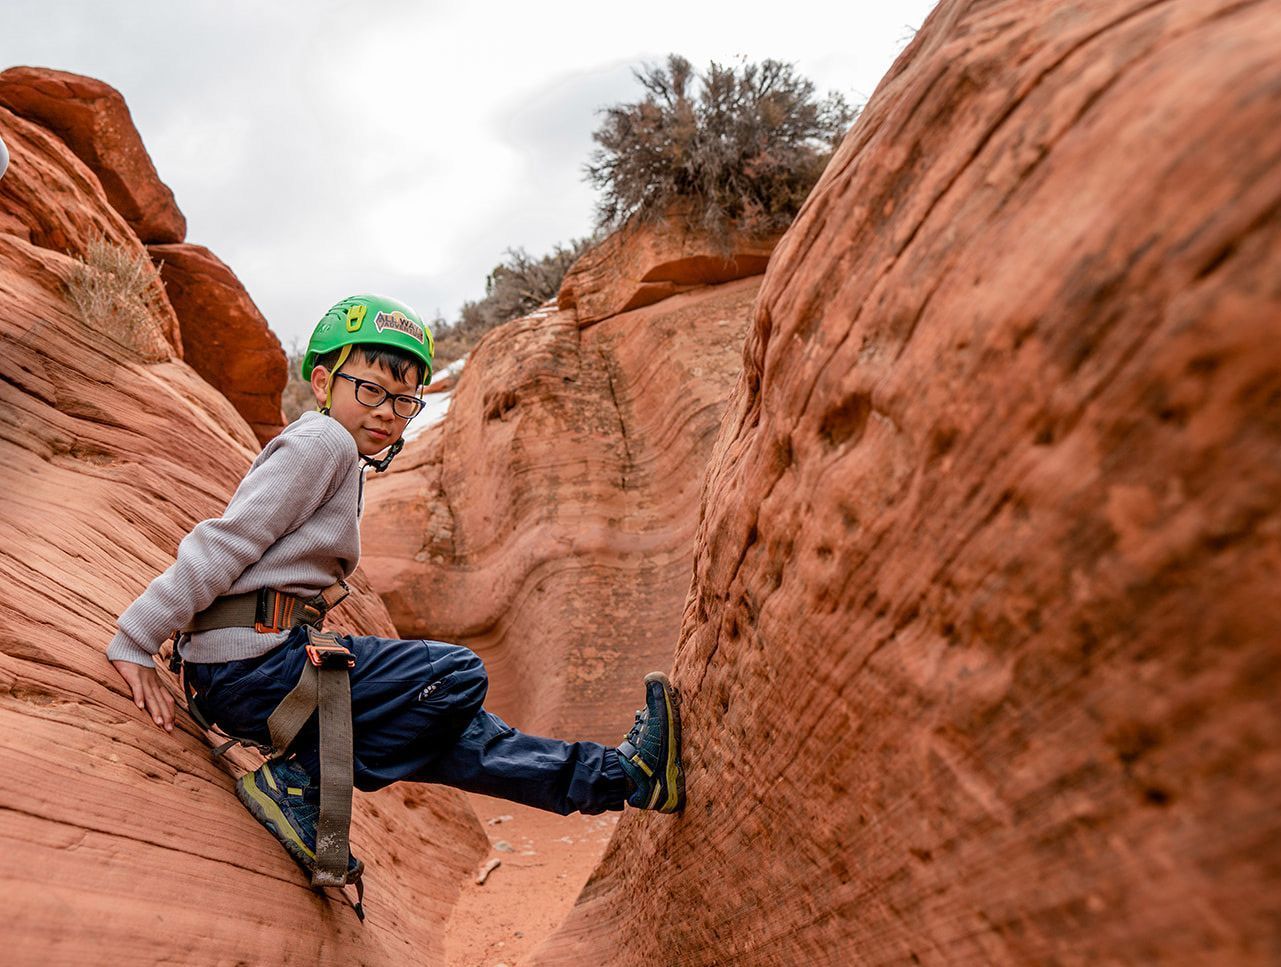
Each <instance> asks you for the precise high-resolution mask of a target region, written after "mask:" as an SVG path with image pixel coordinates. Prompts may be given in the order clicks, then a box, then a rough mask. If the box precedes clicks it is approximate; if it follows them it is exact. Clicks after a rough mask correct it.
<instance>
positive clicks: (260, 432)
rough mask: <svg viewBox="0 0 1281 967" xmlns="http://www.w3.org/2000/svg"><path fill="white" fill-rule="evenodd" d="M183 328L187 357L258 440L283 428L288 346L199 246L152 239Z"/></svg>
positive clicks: (231, 276)
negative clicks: (281, 344) (225, 398)
mask: <svg viewBox="0 0 1281 967" xmlns="http://www.w3.org/2000/svg"><path fill="white" fill-rule="evenodd" d="M148 248H149V249H150V252H151V256H152V258H154V259H155V260H156V262H157V263H158V264H159V266H160V275H161V277H162V278H163V279H164V282H165V291H166V292H167V293H168V294H169V301H170V302H171V303H172V304H173V308H174V312H176V313H177V315H178V321H179V323H180V325H181V330H182V343H183V352H184V358H185V359H186V361H187V363H188V364H189V365H190V366H192V367H193V368H194V369H195V370H196V372H198V373H199V374H200V375H201V376H203V377H204V378H205V379H206V380H208V381H209V382H210V383H211V384H212V385H213V386H214V387H215V388H216V389H218V390H219V391H221V392H222V394H223V395H224V396H225V397H227V399H229V400H230V401H231V404H232V406H234V407H235V408H236V409H237V410H238V411H239V412H240V415H241V416H243V417H244V418H245V420H246V421H247V422H248V423H249V425H250V426H251V427H253V431H254V434H255V435H256V436H257V437H258V442H259V443H262V444H266V443H267V441H268V440H270V439H272V438H273V437H274V436H276V434H277V433H279V432H280V431H281V430H282V429H283V428H284V426H283V423H282V420H281V415H280V397H281V393H283V392H284V389H285V384H286V383H288V382H289V369H288V362H287V361H286V359H285V351H284V349H282V348H281V346H280V340H279V339H277V338H276V334H275V333H273V332H272V331H271V330H270V329H269V328H268V327H267V320H266V319H264V318H263V315H262V313H261V312H259V311H258V307H257V306H256V305H254V301H253V299H251V298H250V297H249V293H248V292H246V291H245V288H244V286H243V285H241V284H240V280H239V279H238V278H236V275H235V273H234V272H232V271H231V269H229V268H228V267H227V266H226V265H225V264H223V262H222V261H221V260H220V259H219V258H218V257H217V256H216V255H214V254H213V253H212V252H210V251H209V249H207V248H205V247H204V246H203V245H187V244H183V245H151V246H148Z"/></svg>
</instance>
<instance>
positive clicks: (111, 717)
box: [0, 109, 486, 964]
mask: <svg viewBox="0 0 1281 967" xmlns="http://www.w3.org/2000/svg"><path fill="white" fill-rule="evenodd" d="M0 137H2V138H3V140H4V141H5V142H6V143H7V144H8V146H9V148H10V149H11V151H12V154H13V163H12V165H11V167H10V168H9V170H8V172H7V173H6V174H5V177H4V179H3V180H2V181H0V301H2V302H3V304H4V306H5V312H4V313H2V314H0V414H2V415H0V493H3V495H4V500H3V501H0V530H2V531H3V533H4V535H5V541H4V545H3V547H2V548H0V581H2V582H3V586H4V589H5V594H4V599H3V604H2V605H0V776H2V777H3V781H0V896H3V898H4V903H5V909H6V915H5V916H6V921H5V922H6V927H5V930H4V943H5V947H4V959H5V961H6V962H7V963H22V964H35V963H52V962H58V963H67V962H85V963H96V962H98V961H100V960H102V959H103V951H107V950H109V951H111V952H112V953H111V956H112V957H115V958H117V959H123V960H127V961H129V962H136V963H160V962H166V963H168V962H173V961H174V959H175V958H177V959H184V958H186V959H195V960H199V961H201V962H211V963H212V962H228V963H232V962H257V961H265V960H274V961H280V960H284V961H302V962H309V963H316V962H321V961H322V960H328V959H334V960H337V959H343V960H346V961H350V962H360V963H404V962H405V961H406V960H409V959H413V958H423V957H425V958H427V959H428V960H431V959H439V958H440V956H441V954H442V942H441V936H442V933H443V924H444V921H445V918H446V916H447V913H448V910H449V908H450V906H451V905H452V903H453V900H454V897H455V896H456V895H457V889H458V888H457V883H458V881H459V878H460V877H461V876H462V875H463V874H464V873H465V872H466V871H468V870H470V869H471V868H472V867H473V865H474V863H475V861H476V859H477V858H478V857H479V856H481V855H483V853H484V851H485V848H486V840H485V837H484V835H483V833H482V832H481V830H480V827H479V824H478V822H477V821H476V818H475V815H474V813H473V812H472V811H471V809H470V808H469V807H468V806H467V805H466V804H465V802H464V800H463V799H462V797H461V796H460V795H458V794H457V793H455V792H453V791H452V790H444V789H429V788H425V787H416V788H414V787H410V788H408V789H406V790H404V791H401V790H397V789H389V790H384V791H382V792H379V793H377V794H375V795H371V796H365V795H360V796H357V799H356V803H355V817H356V818H355V821H354V825H353V834H352V835H353V842H354V843H355V844H356V847H357V849H358V850H359V851H360V853H361V855H362V857H363V858H364V860H365V861H366V863H367V864H368V865H369V868H370V873H369V877H368V879H369V883H370V887H371V890H372V893H371V896H370V919H369V922H368V923H367V924H366V926H365V927H364V928H363V929H362V928H360V927H359V926H358V925H357V922H356V919H355V916H354V914H353V913H352V911H351V910H350V909H348V908H347V907H345V906H344V905H342V904H341V902H340V901H338V900H336V899H325V898H324V897H322V896H319V895H317V894H316V893H314V892H313V891H312V890H311V889H310V887H309V886H308V884H307V882H306V880H305V879H304V878H303V877H302V876H301V875H300V873H299V872H298V870H297V868H296V867H295V866H294V865H293V863H292V862H291V861H290V860H289V859H288V857H287V856H286V855H285V853H284V852H283V851H282V850H281V849H280V847H279V846H278V845H277V843H276V842H275V840H274V839H272V838H271V836H270V835H269V834H268V833H267V832H266V831H265V830H263V829H262V828H261V827H260V826H259V825H258V824H257V823H256V822H255V821H254V820H253V819H252V818H251V817H250V816H249V814H248V813H246V812H245V810H244V809H243V807H242V806H241V805H240V804H239V802H238V801H237V800H236V797H235V795H234V793H233V791H232V779H231V777H230V776H229V775H227V774H226V773H225V772H223V771H222V770H220V769H219V768H218V767H217V766H215V765H214V763H213V762H212V761H211V759H210V757H209V754H208V753H209V747H208V745H207V743H206V737H205V736H204V734H203V733H201V732H200V731H199V730H198V729H197V728H196V727H195V725H194V723H193V722H192V721H191V719H190V718H188V717H187V716H186V714H185V713H179V715H178V720H177V725H176V728H175V730H174V732H173V733H171V734H167V733H164V732H162V731H161V730H159V729H157V728H156V727H155V726H154V725H153V724H151V722H150V721H149V720H148V719H147V718H146V717H145V715H144V714H143V713H141V712H140V711H139V710H138V709H137V708H136V707H135V706H134V704H133V702H132V700H131V698H130V696H129V694H128V691H127V689H126V687H125V684H124V682H123V681H122V680H121V678H120V677H119V676H118V675H117V673H116V671H115V670H114V669H113V668H112V667H111V665H110V664H109V663H108V662H107V660H106V658H105V656H104V653H103V652H104V649H105V647H106V644H107V642H108V641H109V640H110V638H111V635H112V633H113V631H114V622H115V618H116V616H117V615H118V614H119V613H120V612H121V611H122V610H123V609H124V608H125V607H126V606H127V605H128V604H129V603H130V601H131V600H133V598H134V597H135V596H136V595H137V594H138V593H139V592H140V591H141V590H142V589H143V588H144V587H145V586H146V584H147V583H148V582H149V581H150V580H151V578H153V577H154V576H155V575H156V574H158V573H159V572H160V571H162V570H163V569H164V568H166V567H167V566H168V565H169V564H170V563H171V562H172V560H173V555H174V553H175V550H176V548H177V545H178V542H179V541H180V539H181V538H182V537H183V536H184V535H185V534H186V533H187V531H188V530H189V529H190V528H191V527H192V525H193V524H195V523H196V522H197V521H199V520H201V519H203V518H206V517H211V516H216V515H217V514H218V513H219V512H220V511H221V509H222V508H223V507H224V506H225V504H226V502H227V500H228V499H229V498H230V496H231V493H232V491H233V489H234V487H235V485H236V483H237V482H238V481H239V479H240V478H241V476H242V475H243V473H244V471H245V470H246V469H247V468H248V466H249V463H250V461H251V460H252V457H253V455H254V454H255V453H257V451H258V441H257V439H255V436H254V434H253V433H252V432H251V430H250V428H249V427H248V425H247V424H246V423H245V421H244V420H243V419H242V418H241V416H240V414H238V413H237V412H236V410H235V409H234V408H233V407H232V405H231V404H230V403H229V402H228V401H227V400H226V399H225V398H224V397H223V396H222V395H221V394H219V393H218V392H217V391H215V390H214V389H213V388H212V387H211V386H210V385H209V384H208V383H207V382H205V381H204V380H203V379H201V378H200V376H199V375H198V374H197V373H196V372H195V371H194V370H192V369H191V368H190V367H189V366H188V365H186V364H185V363H183V362H182V361H181V360H180V359H179V358H178V356H177V353H176V351H175V350H174V347H172V346H171V347H170V352H169V353H168V354H167V355H166V354H163V353H159V352H158V353H155V354H150V355H140V354H139V353H138V352H137V351H136V349H135V348H134V347H133V346H132V345H131V344H130V343H129V342H128V341H126V340H123V339H122V337H121V334H120V333H119V332H116V331H113V330H112V329H111V328H110V326H109V325H108V323H107V322H106V321H104V320H103V319H100V318H96V317H95V318H85V317H84V316H83V315H82V314H81V312H80V311H79V310H78V309H76V308H75V307H73V305H72V303H71V301H70V297H69V294H68V293H69V289H70V287H71V286H73V285H75V284H76V282H75V280H76V279H77V277H78V272H79V271H80V269H81V268H82V267H83V263H82V262H81V261H80V259H79V258H77V256H78V255H83V254H84V253H85V252H86V249H87V246H88V245H89V243H90V242H92V241H94V240H101V239H106V240H107V241H109V242H110V243H111V244H113V245H116V246H120V247H122V248H125V249H127V250H128V251H129V252H131V253H134V254H136V255H137V256H138V257H140V258H142V259H144V260H145V258H146V255H145V251H144V249H143V248H142V245H141V243H140V242H139V240H138V238H137V236H136V235H135V234H134V233H133V231H132V230H131V229H130V227H129V226H128V224H127V223H126V222H125V220H124V219H123V218H122V216H121V215H120V214H119V213H118V212H117V211H116V210H115V208H114V206H113V205H112V204H111V203H110V201H109V199H108V197H107V196H106V194H105V193H104V191H103V189H102V187H101V184H100V183H99V181H98V179H97V178H96V177H95V176H94V175H93V173H92V172H91V171H90V170H89V169H88V168H87V167H85V165H84V164H83V163H82V162H81V161H80V159H79V158H77V157H76V156H75V155H74V154H73V153H72V152H71V151H70V150H68V149H67V148H66V147H65V146H64V145H63V143H62V142H61V141H60V140H59V139H58V138H55V137H53V136H52V135H50V134H49V133H48V132H47V131H45V130H44V129H43V128H41V127H39V126H38V125H35V124H33V123H30V122H28V121H25V120H23V119H21V118H17V117H16V116H14V115H13V114H12V113H10V112H8V111H6V110H4V109H0ZM149 311H151V312H152V313H153V314H154V315H153V316H151V317H150V318H149V320H148V322H149V325H150V327H151V329H152V330H153V331H155V332H170V331H171V329H172V322H173V316H172V312H171V311H170V310H169V309H168V303H167V302H165V301H163V299H162V300H160V301H156V302H153V303H151V309H150V310H149ZM357 577H358V578H359V580H357V582H356V587H357V593H356V594H355V595H354V596H353V599H352V600H351V601H349V602H348V603H346V604H344V605H343V606H342V608H341V609H339V612H337V613H336V614H337V617H338V621H337V626H338V627H340V628H352V629H354V628H359V629H360V630H361V631H365V632H372V633H379V634H385V635H393V634H394V633H395V632H394V629H393V626H392V625H391V623H390V621H389V620H388V618H387V613H386V610H385V609H384V608H383V606H382V604H381V602H380V601H379V600H378V598H377V596H376V595H374V594H372V593H370V591H369V589H368V585H367V583H366V582H365V580H364V578H363V576H362V575H361V574H360V572H357ZM162 674H163V675H166V676H167V673H162ZM171 687H172V683H171ZM239 762H240V764H241V765H242V766H244V765H247V764H250V763H248V762H247V761H246V757H245V756H241V758H240V759H239Z"/></svg>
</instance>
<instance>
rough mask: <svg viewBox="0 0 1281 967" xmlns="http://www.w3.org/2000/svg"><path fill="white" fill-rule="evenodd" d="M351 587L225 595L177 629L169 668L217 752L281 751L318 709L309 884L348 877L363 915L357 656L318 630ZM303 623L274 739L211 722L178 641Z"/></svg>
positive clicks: (276, 755)
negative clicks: (299, 659)
mask: <svg viewBox="0 0 1281 967" xmlns="http://www.w3.org/2000/svg"><path fill="white" fill-rule="evenodd" d="M350 593H351V589H350V588H349V587H348V586H347V584H346V582H345V581H338V582H337V583H336V584H334V585H332V586H330V587H328V588H326V589H325V590H324V591H322V592H321V593H320V594H318V595H316V596H315V597H311V598H302V597H298V596H296V595H292V594H287V593H285V592H283V591H277V590H275V589H274V588H261V589H260V590H258V591H249V592H246V593H244V594H233V595H223V596H222V597H219V598H216V599H215V600H214V602H213V603H212V604H211V605H210V606H209V607H208V608H206V609H205V610H204V611H201V612H200V613H199V614H197V615H196V616H195V617H194V618H193V619H192V622H191V627H189V628H186V629H183V630H182V631H175V632H174V636H173V638H174V645H173V654H172V655H171V656H170V659H169V669H170V671H172V672H174V674H176V675H180V677H181V681H182V688H183V692H184V694H185V695H186V698H187V710H188V711H189V712H190V713H191V717H192V718H193V719H194V720H195V721H196V723H197V724H198V725H199V726H200V727H201V728H203V729H205V730H206V731H209V732H215V733H217V734H219V735H223V736H226V737H227V741H226V742H224V743H222V744H221V745H220V746H218V747H217V748H216V749H214V750H213V753H212V755H213V757H214V758H215V759H217V758H218V757H220V756H222V755H223V754H225V753H226V752H227V750H228V749H230V748H231V747H232V746H234V745H243V746H247V747H250V748H254V749H257V750H258V751H259V752H261V753H262V754H263V756H265V757H266V758H267V759H268V760H275V759H280V758H283V757H284V756H285V752H286V750H287V749H288V748H289V746H290V745H291V744H292V743H293V741H294V739H295V738H296V737H297V735H298V733H299V732H300V731H301V730H302V728H303V726H304V725H306V724H307V722H308V721H309V720H310V719H311V716H312V713H314V712H316V710H317V709H319V710H320V818H319V820H318V821H317V824H316V865H315V868H314V869H313V870H312V871H311V885H312V886H316V887H325V886H333V887H339V888H341V887H343V886H345V885H347V884H348V883H351V884H353V885H354V886H355V887H356V902H355V903H353V904H352V907H353V908H354V909H355V911H356V915H357V916H358V917H359V918H360V919H361V921H362V922H363V921H364V919H365V911H364V897H365V887H364V882H363V880H362V872H363V871H362V872H357V873H356V874H355V875H354V876H351V877H350V878H349V874H348V864H347V857H348V855H349V853H350V842H349V835H350V829H351V796H352V729H351V678H350V672H351V669H352V668H354V667H355V666H356V657H355V656H354V655H353V654H352V653H351V651H350V650H348V649H347V648H346V647H345V646H343V645H342V644H340V643H339V642H338V636H337V635H336V634H334V633H333V632H329V631H323V630H322V626H323V624H324V620H325V616H326V615H327V614H328V613H329V611H330V610H331V609H332V608H334V607H335V606H337V605H338V604H339V603H341V602H342V601H343V600H344V599H345V598H346V597H347V595H348V594H350ZM300 625H301V626H303V627H305V628H306V629H307V646H306V650H307V661H306V662H305V663H304V664H303V667H302V674H301V675H300V676H299V678H298V683H297V684H296V685H294V687H293V689H292V690H291V691H290V692H289V694H288V695H286V696H285V697H284V698H283V699H282V700H281V701H280V704H279V705H277V706H276V708H275V710H274V711H273V712H272V713H271V715H270V716H268V718H267V730H268V732H269V733H270V736H271V744H270V745H263V744H262V743H261V742H257V741H255V740H253V739H249V738H244V737H241V736H233V735H229V734H228V733H227V732H224V731H223V730H222V729H220V728H218V727H217V726H215V725H214V724H213V723H211V722H210V721H208V719H206V717H205V715H204V714H203V713H202V712H201V710H200V705H199V703H198V701H197V698H196V693H195V691H194V689H193V688H192V686H191V683H190V681H189V679H188V677H187V676H186V675H185V674H181V673H182V656H181V655H180V653H179V647H180V646H181V644H182V643H183V641H184V640H185V639H186V638H189V637H190V635H191V634H192V633H194V632H197V631H207V630H210V629H213V628H239V627H252V628H253V629H254V630H255V631H257V632H259V633H260V634H271V633H276V632H280V631H283V630H288V629H291V628H296V627H298V626H300ZM184 636H185V637H184Z"/></svg>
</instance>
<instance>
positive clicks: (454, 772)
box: [409, 708, 627, 816]
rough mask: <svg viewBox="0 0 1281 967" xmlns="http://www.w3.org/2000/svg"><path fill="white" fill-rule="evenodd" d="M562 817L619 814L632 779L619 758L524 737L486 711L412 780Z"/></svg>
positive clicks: (592, 746)
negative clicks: (629, 778) (505, 801)
mask: <svg viewBox="0 0 1281 967" xmlns="http://www.w3.org/2000/svg"><path fill="white" fill-rule="evenodd" d="M409 778H410V779H411V780H413V781H417V782H435V783H440V784H442V785H446V786H453V787H454V788H456V789H465V790H467V791H468V792H478V793H482V794H484V795H486V796H497V797H499V798H501V799H510V800H511V801H513V802H519V803H524V804H525V805H526V806H534V807H536V808H538V809H546V810H549V811H551V812H555V813H560V814H561V815H562V816H564V815H568V814H569V813H572V812H581V813H589V814H591V813H600V812H604V811H605V810H607V809H609V810H619V809H622V808H623V804H624V802H625V801H626V798H627V779H626V776H625V775H624V773H623V768H622V766H620V765H619V764H618V752H617V750H615V749H612V748H610V747H608V746H604V745H601V744H600V743H598V742H586V741H580V742H564V741H562V740H561V739H549V738H543V737H542V736H537V735H528V734H526V733H524V732H520V731H518V730H516V729H514V728H512V727H511V726H510V725H508V724H507V723H506V722H504V721H503V720H502V719H500V718H499V717H498V716H497V715H495V714H494V713H493V712H488V711H486V710H485V709H483V708H482V709H481V710H480V711H479V712H477V713H476V716H475V718H473V719H472V721H471V722H470V723H469V724H468V726H467V728H465V729H464V730H463V732H462V734H461V735H460V736H459V737H458V740H457V742H455V743H454V744H453V745H452V746H451V747H450V748H448V749H446V750H445V751H443V752H442V753H441V754H440V755H439V756H437V757H436V758H435V759H433V760H432V761H431V762H429V763H428V764H427V765H426V766H425V767H423V768H422V769H420V770H419V771H418V772H417V773H415V774H414V775H412V776H410V777H409Z"/></svg>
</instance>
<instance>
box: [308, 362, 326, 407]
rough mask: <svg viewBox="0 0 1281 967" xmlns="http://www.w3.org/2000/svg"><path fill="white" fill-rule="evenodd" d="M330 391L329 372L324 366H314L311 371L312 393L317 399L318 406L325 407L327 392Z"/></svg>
mask: <svg viewBox="0 0 1281 967" xmlns="http://www.w3.org/2000/svg"><path fill="white" fill-rule="evenodd" d="M328 389H329V370H328V369H326V368H325V367H324V366H314V367H312V370H311V393H312V395H313V396H314V397H315V398H316V405H317V406H324V405H325V392H326V390H328Z"/></svg>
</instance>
